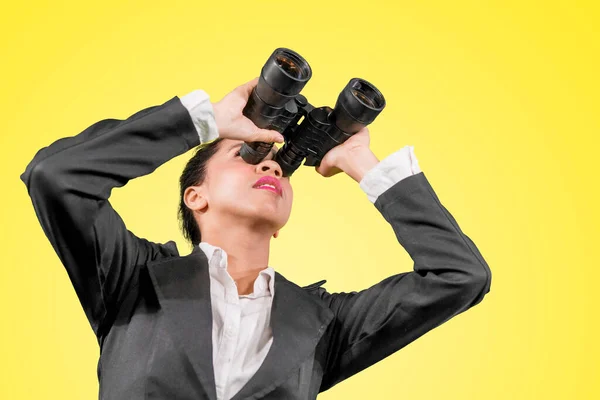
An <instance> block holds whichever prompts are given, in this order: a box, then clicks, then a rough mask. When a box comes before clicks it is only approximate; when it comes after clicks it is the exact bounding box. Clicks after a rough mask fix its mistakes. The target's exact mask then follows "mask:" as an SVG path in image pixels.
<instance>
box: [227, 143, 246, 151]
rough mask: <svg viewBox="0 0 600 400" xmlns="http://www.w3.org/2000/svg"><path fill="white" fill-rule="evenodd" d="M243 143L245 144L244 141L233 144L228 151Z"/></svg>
mask: <svg viewBox="0 0 600 400" xmlns="http://www.w3.org/2000/svg"><path fill="white" fill-rule="evenodd" d="M243 144H244V142H240V143H236V144H234V145H233V146H231V147H230V148H229V149H227V152H230V151H231V150H233V149H235V148H236V147H242V145H243Z"/></svg>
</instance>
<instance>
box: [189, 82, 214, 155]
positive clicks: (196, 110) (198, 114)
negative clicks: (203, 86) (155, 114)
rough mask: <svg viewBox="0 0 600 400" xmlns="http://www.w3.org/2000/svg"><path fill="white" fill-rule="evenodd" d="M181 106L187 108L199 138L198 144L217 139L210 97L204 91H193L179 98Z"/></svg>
mask: <svg viewBox="0 0 600 400" xmlns="http://www.w3.org/2000/svg"><path fill="white" fill-rule="evenodd" d="M180 100H181V104H183V106H184V107H185V108H187V110H188V112H189V113H190V117H191V118H192V122H194V126H195V127H196V131H197V132H198V136H200V143H207V142H211V141H213V140H215V139H216V138H218V137H219V130H218V129H217V123H216V121H215V112H214V109H213V106H212V103H211V102H210V97H209V96H208V94H207V93H206V92H205V91H204V90H194V91H193V92H191V93H188V94H186V95H185V96H183V97H181V99H180Z"/></svg>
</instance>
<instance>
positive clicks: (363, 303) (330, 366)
mask: <svg viewBox="0 0 600 400" xmlns="http://www.w3.org/2000/svg"><path fill="white" fill-rule="evenodd" d="M411 150H412V148H411V147H405V148H404V149H402V150H401V151H399V152H396V153H394V154H393V155H391V156H390V157H388V158H386V159H384V160H383V161H382V162H381V163H378V164H376V166H375V167H374V168H373V169H371V170H368V169H367V168H365V166H366V165H367V163H370V161H368V160H371V159H372V158H373V157H374V156H371V155H369V154H367V152H370V150H369V149H368V148H362V150H355V151H356V152H364V154H362V155H357V154H355V155H354V157H350V158H346V157H345V156H342V155H340V156H339V159H340V160H341V159H344V161H343V162H338V165H340V167H339V168H340V169H341V170H343V171H345V172H347V171H352V173H353V174H355V177H354V178H355V179H356V180H357V181H360V182H361V187H362V188H363V189H365V191H367V194H368V195H369V198H370V199H371V200H372V201H374V204H375V207H376V208H377V209H378V210H379V211H380V212H381V214H382V215H383V217H384V218H385V219H386V220H387V221H388V222H389V223H390V224H391V226H392V228H393V230H394V232H395V234H396V237H397V239H398V241H399V243H400V244H401V245H402V246H403V247H404V248H405V249H406V251H407V252H408V253H409V255H410V256H411V258H412V259H413V261H414V271H413V272H404V273H400V274H397V275H393V276H390V277H388V278H386V279H384V280H383V281H381V282H379V283H378V284H376V285H374V286H372V287H370V288H368V289H365V290H362V291H360V292H350V293H333V294H330V293H328V292H326V291H325V289H320V295H321V298H322V299H323V300H325V301H326V302H327V303H328V305H329V307H330V308H331V310H332V311H333V312H334V313H335V319H334V322H332V324H331V326H330V334H329V337H330V343H329V348H328V355H327V361H326V366H325V368H324V370H325V373H324V376H323V381H322V384H321V391H324V390H327V389H329V388H331V387H332V386H333V385H335V384H336V383H338V382H340V381H342V380H344V379H346V378H348V377H350V376H352V375H354V374H356V373H357V372H360V371H362V370H364V369H365V368H367V367H369V366H371V365H373V364H375V363H376V362H378V361H380V360H382V359H383V358H385V357H387V356H389V355H391V354H393V353H394V352H396V351H398V350H399V349H401V348H402V347H404V346H406V345H407V344H409V343H410V342H412V341H414V340H415V339H417V338H418V337H420V336H422V335H423V334H425V333H426V332H428V331H430V330H431V329H433V328H435V327H437V326H439V325H441V324H442V323H444V322H445V321H447V320H448V319H450V318H452V317H453V316H455V315H457V314H459V313H461V312H463V311H465V310H467V309H468V308H470V307H473V306H474V305H476V304H478V303H479V302H481V300H482V299H483V297H484V295H485V294H486V293H488V292H489V290H490V284H491V272H490V269H489V266H488V265H487V263H486V262H485V260H484V259H483V257H482V255H481V253H480V252H479V251H478V249H477V247H476V246H475V244H474V243H473V242H472V241H471V240H470V238H469V237H467V236H466V235H465V234H464V233H463V232H462V231H461V229H460V228H459V226H458V223H457V222H456V220H455V219H454V218H453V217H452V215H451V214H450V213H449V212H448V210H447V209H446V208H445V207H444V206H443V205H442V204H441V202H440V200H439V198H438V197H437V195H436V193H435V192H434V190H433V188H432V187H431V185H430V184H429V181H428V180H427V178H426V177H425V175H424V173H423V172H421V171H420V168H419V167H418V163H417V162H416V159H414V158H412V159H411V157H414V154H413V153H412V151H411ZM360 160H363V161H360ZM351 163H356V164H357V165H350V164H351ZM358 163H365V164H364V165H358ZM403 164H404V165H403ZM394 165H395V166H396V167H397V169H396V170H395V171H391V170H392V167H393V166H394ZM324 168H325V169H324V170H322V171H325V170H331V169H332V168H333V166H332V164H329V165H326V166H325V167H324ZM386 169H389V171H387V172H388V173H386V172H384V171H385V170H386ZM356 171H361V172H359V173H357V172H356ZM365 171H368V172H366V173H365ZM389 172H392V173H391V174H390V173H389ZM349 175H350V174H349ZM366 175H369V178H368V179H369V182H366V180H367V178H365V179H364V180H363V177H365V176H366ZM351 176H352V175H351ZM390 177H393V179H392V181H394V180H395V183H393V184H391V187H389V188H388V189H386V190H384V191H383V192H381V190H383V189H384V188H385V185H386V184H390V183H389V182H390ZM385 179H388V182H387V183H386V182H385V181H384V180H385ZM369 191H370V192H369ZM380 192H381V194H379V193H380Z"/></svg>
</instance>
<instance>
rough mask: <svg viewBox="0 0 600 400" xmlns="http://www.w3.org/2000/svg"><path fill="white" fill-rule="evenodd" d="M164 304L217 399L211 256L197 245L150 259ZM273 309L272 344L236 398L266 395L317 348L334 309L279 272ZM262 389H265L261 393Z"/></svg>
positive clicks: (211, 395) (181, 341) (200, 376)
mask: <svg viewBox="0 0 600 400" xmlns="http://www.w3.org/2000/svg"><path fill="white" fill-rule="evenodd" d="M148 271H149V273H150V277H151V279H152V284H153V286H154V289H155V291H156V294H157V297H158V300H159V303H160V305H161V307H162V308H163V311H164V313H165V316H166V318H168V319H169V320H170V322H171V323H172V325H173V327H174V329H173V330H172V334H173V335H174V337H175V339H176V340H177V342H178V343H179V344H180V345H181V347H182V349H183V350H184V351H185V353H186V354H187V356H188V357H189V359H190V362H191V364H192V366H193V367H194V370H195V372H196V375H197V376H198V379H199V380H200V382H201V383H202V385H203V386H204V387H205V388H206V391H207V394H208V396H209V399H211V400H216V399H217V395H216V387H215V379H214V370H213V365H212V360H213V355H212V352H213V349H212V339H211V338H212V310H211V298H210V277H209V273H208V260H207V258H206V255H205V254H204V252H203V251H202V249H200V248H199V247H198V246H195V247H194V250H193V251H192V253H190V254H189V255H187V256H184V257H173V258H168V259H163V260H158V261H154V262H150V263H148ZM274 291H275V293H274V297H273V304H272V308H271V329H272V331H273V344H272V345H271V348H270V349H269V352H268V353H267V356H266V358H265V360H264V362H263V363H262V364H261V366H260V367H259V369H258V371H257V372H256V373H255V374H254V376H253V377H252V378H251V379H250V380H249V381H248V382H247V383H246V385H245V386H244V387H243V388H242V389H241V390H240V391H239V392H238V393H237V394H235V396H234V397H233V398H232V400H240V399H244V398H248V397H251V396H252V395H255V396H256V398H259V397H262V396H264V395H266V394H267V393H269V392H270V391H272V390H273V389H275V388H276V387H277V386H279V385H281V384H282V383H283V382H285V380H286V379H287V378H288V377H289V375H290V374H291V373H292V372H293V371H294V370H295V369H297V368H298V367H299V365H300V363H301V362H302V361H304V360H305V359H306V358H307V357H308V356H309V355H310V353H311V352H312V351H313V350H314V349H315V347H316V345H317V343H318V342H319V340H320V338H321V336H322V335H323V333H324V332H325V329H326V328H327V326H328V325H329V323H330V322H331V320H332V319H333V312H332V311H331V310H330V309H329V308H327V307H326V306H324V305H323V304H322V303H321V302H320V301H319V300H318V299H317V297H316V296H314V295H311V294H309V293H307V292H306V291H305V290H304V289H302V288H301V287H299V286H297V285H296V284H294V283H292V282H290V281H288V280H287V279H286V278H285V277H283V276H282V275H281V274H279V273H278V272H277V271H275V290H274ZM258 392H260V393H258Z"/></svg>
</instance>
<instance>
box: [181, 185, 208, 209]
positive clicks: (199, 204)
mask: <svg viewBox="0 0 600 400" xmlns="http://www.w3.org/2000/svg"><path fill="white" fill-rule="evenodd" d="M183 202H184V203H185V205H186V206H188V208H189V209H190V210H192V211H203V210H204V209H205V208H206V207H207V206H208V201H207V199H206V196H205V195H204V193H203V192H202V191H201V189H200V186H190V187H188V188H186V189H185V191H184V192H183Z"/></svg>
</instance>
